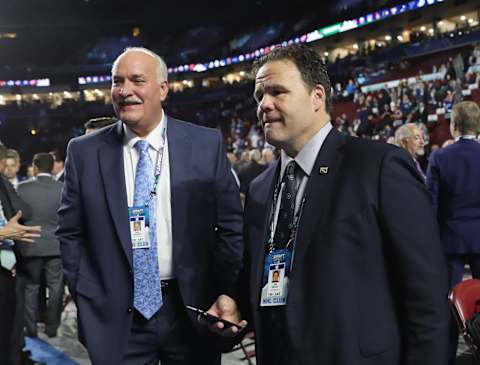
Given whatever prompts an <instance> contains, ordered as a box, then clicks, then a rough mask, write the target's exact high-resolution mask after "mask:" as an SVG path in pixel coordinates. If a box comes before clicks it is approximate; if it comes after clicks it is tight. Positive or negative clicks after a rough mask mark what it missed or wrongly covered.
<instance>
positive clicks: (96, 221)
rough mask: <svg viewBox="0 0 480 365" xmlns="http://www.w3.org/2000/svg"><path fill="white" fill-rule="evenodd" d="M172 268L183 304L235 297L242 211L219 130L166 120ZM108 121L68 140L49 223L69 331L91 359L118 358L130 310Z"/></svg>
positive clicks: (125, 238) (122, 204) (117, 135)
mask: <svg viewBox="0 0 480 365" xmlns="http://www.w3.org/2000/svg"><path fill="white" fill-rule="evenodd" d="M167 138H168V146H169V162H170V188H171V209H172V234H173V265H174V267H175V273H176V275H177V277H176V279H177V281H178V285H179V289H180V292H181V295H182V299H183V302H184V304H189V305H193V306H197V307H200V308H209V307H210V305H211V304H212V303H213V302H214V301H215V300H216V298H217V296H218V295H219V294H222V293H225V294H228V295H231V296H233V297H234V298H235V297H236V295H237V294H238V293H237V290H238V288H237V286H236V285H237V279H238V277H239V273H240V270H241V261H242V256H243V239H242V228H243V225H242V211H241V204H240V199H239V192H238V188H237V186H236V184H235V181H234V179H233V176H232V174H231V172H230V166H229V164H228V161H227V159H226V156H225V152H224V146H223V139H222V136H221V134H220V133H219V132H218V131H216V130H212V129H207V128H203V127H198V126H195V125H193V124H189V123H185V122H182V121H178V120H175V119H173V118H170V117H168V127H167ZM123 166H124V165H123V128H122V123H121V122H118V123H116V124H115V125H113V126H110V127H107V128H104V129H102V130H100V131H99V132H97V133H94V134H91V135H87V136H82V137H79V138H75V139H73V140H72V141H71V142H70V143H69V146H68V150H67V159H66V165H65V184H64V190H63V194H62V203H61V207H60V209H59V228H58V231H57V235H58V238H59V240H60V243H61V253H62V259H63V264H64V272H65V278H66V280H67V284H68V285H69V288H70V290H71V292H72V294H73V295H74V298H75V300H76V304H77V307H78V323H79V337H80V340H81V341H82V342H83V343H84V344H85V345H86V347H87V348H88V350H89V354H90V357H91V359H92V361H93V363H94V364H102V365H106V364H112V365H113V364H115V365H117V364H120V363H121V360H122V358H123V350H124V348H125V345H126V341H127V339H128V335H129V333H130V328H131V322H132V316H133V313H132V307H133V274H132V244H131V239H130V233H129V220H128V207H127V196H126V189H125V178H124V167H123Z"/></svg>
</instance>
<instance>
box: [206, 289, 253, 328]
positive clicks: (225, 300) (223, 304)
mask: <svg viewBox="0 0 480 365" xmlns="http://www.w3.org/2000/svg"><path fill="white" fill-rule="evenodd" d="M207 313H209V314H211V315H213V316H216V317H219V318H221V319H224V320H226V321H229V322H232V323H235V324H238V325H239V326H240V327H241V328H242V329H243V328H245V327H246V326H247V321H245V320H241V315H240V311H239V310H238V307H237V303H236V302H235V301H234V300H233V299H232V298H230V297H229V296H228V295H224V294H222V295H220V296H219V297H218V298H217V300H216V301H215V303H213V304H212V306H211V307H210V309H209V310H208V311H207ZM210 328H211V329H212V330H214V331H215V332H217V333H220V334H222V335H227V336H228V335H235V334H237V333H238V332H239V331H241V330H240V329H238V328H237V327H236V326H230V327H227V328H225V325H224V324H223V323H222V322H216V323H214V324H213V325H211V326H210Z"/></svg>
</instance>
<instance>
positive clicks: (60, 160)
mask: <svg viewBox="0 0 480 365" xmlns="http://www.w3.org/2000/svg"><path fill="white" fill-rule="evenodd" d="M49 153H50V154H51V155H52V157H53V161H54V162H53V170H52V175H53V177H54V178H55V180H57V181H60V182H63V180H64V179H65V177H64V172H65V153H64V152H63V151H62V150H61V149H60V148H55V149H54V150H53V151H50V152H49Z"/></svg>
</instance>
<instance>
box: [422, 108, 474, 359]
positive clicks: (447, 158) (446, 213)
mask: <svg viewBox="0 0 480 365" xmlns="http://www.w3.org/2000/svg"><path fill="white" fill-rule="evenodd" d="M479 126H480V108H479V107H478V105H477V104H476V103H475V102H472V101H463V102H460V103H457V104H455V106H454V107H453V109H452V115H451V122H450V132H451V134H452V136H453V137H454V138H455V143H453V144H451V145H449V146H447V147H445V148H442V149H440V150H437V151H436V152H435V153H434V154H432V155H431V157H430V162H429V165H428V170H427V185H428V188H429V190H430V193H431V194H432V198H433V203H434V206H435V208H436V212H437V218H438V222H439V224H440V237H441V240H442V243H443V248H444V250H445V253H446V255H447V263H448V274H449V288H450V290H451V289H453V287H454V286H455V285H457V284H458V283H459V282H461V281H462V279H463V275H464V270H465V264H468V265H469V266H470V270H471V273H472V276H473V278H475V279H480V240H479V234H478V230H479V227H480V144H478V143H477V141H476V138H477V134H478V132H479ZM451 322H452V323H451V328H452V335H451V340H450V364H452V365H453V364H454V362H455V355H456V352H457V342H458V330H457V324H456V321H455V319H454V318H453V317H452V320H451Z"/></svg>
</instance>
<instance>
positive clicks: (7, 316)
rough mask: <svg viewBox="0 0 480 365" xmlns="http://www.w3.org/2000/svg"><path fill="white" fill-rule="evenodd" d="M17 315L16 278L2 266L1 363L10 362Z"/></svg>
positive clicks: (0, 307)
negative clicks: (14, 323) (14, 321)
mask: <svg viewBox="0 0 480 365" xmlns="http://www.w3.org/2000/svg"><path fill="white" fill-rule="evenodd" d="M14 317H15V278H13V277H12V274H11V273H10V272H9V271H7V270H5V269H4V268H2V267H0V364H2V365H3V364H10V343H11V337H12V330H13V320H14Z"/></svg>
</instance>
